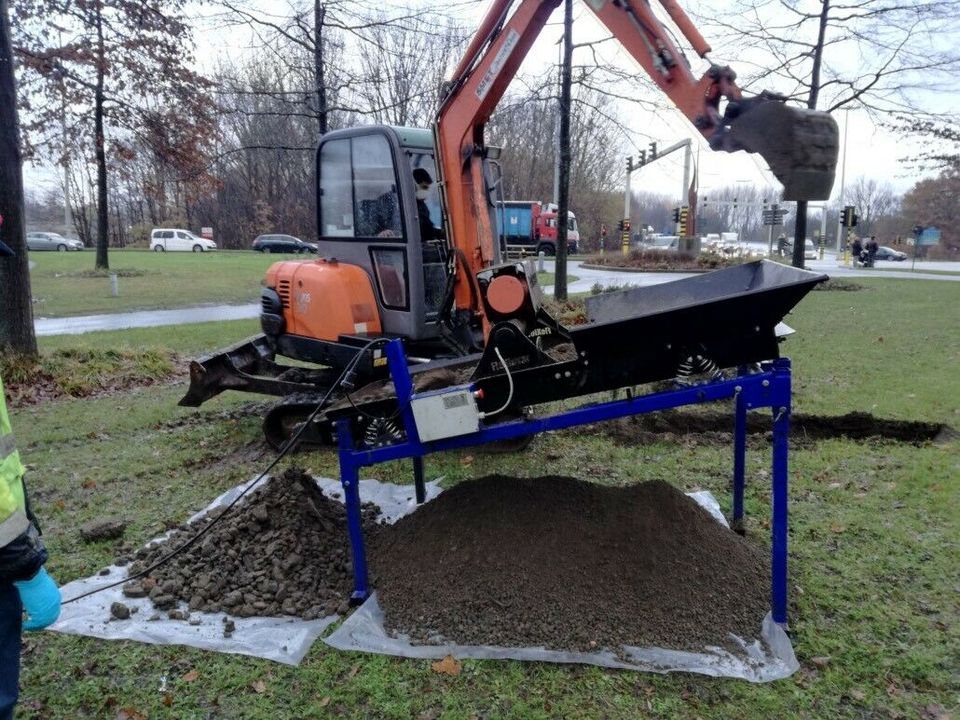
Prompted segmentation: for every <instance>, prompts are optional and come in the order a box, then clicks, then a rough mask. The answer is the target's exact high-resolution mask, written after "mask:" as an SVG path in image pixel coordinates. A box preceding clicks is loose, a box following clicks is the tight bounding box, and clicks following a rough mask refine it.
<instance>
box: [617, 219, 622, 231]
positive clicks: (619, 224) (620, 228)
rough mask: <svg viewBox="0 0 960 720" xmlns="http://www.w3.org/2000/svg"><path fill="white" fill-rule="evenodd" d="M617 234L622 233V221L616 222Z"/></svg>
mask: <svg viewBox="0 0 960 720" xmlns="http://www.w3.org/2000/svg"><path fill="white" fill-rule="evenodd" d="M617 232H618V233H621V232H623V220H617Z"/></svg>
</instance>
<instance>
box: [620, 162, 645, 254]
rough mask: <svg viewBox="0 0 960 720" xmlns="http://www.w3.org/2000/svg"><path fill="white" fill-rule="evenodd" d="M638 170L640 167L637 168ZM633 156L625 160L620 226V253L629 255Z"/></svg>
mask: <svg viewBox="0 0 960 720" xmlns="http://www.w3.org/2000/svg"><path fill="white" fill-rule="evenodd" d="M637 169H638V170H639V169H640V166H639V165H638V166H637ZM633 170H634V167H633V156H632V155H631V156H630V157H628V158H627V187H626V192H624V194H623V222H622V223H621V224H620V253H621V254H622V255H629V254H630V176H631V175H632V174H633Z"/></svg>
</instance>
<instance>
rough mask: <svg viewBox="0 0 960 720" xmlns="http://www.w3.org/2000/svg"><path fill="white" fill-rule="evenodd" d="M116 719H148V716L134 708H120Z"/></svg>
mask: <svg viewBox="0 0 960 720" xmlns="http://www.w3.org/2000/svg"><path fill="white" fill-rule="evenodd" d="M114 720H147V716H146V715H144V714H143V713H142V712H139V711H138V710H134V709H133V708H129V707H126V708H120V709H119V710H118V711H117V715H116V717H115V718H114Z"/></svg>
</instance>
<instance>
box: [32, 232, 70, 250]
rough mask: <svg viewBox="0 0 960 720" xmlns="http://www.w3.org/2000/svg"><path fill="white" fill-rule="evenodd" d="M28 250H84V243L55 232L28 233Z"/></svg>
mask: <svg viewBox="0 0 960 720" xmlns="http://www.w3.org/2000/svg"><path fill="white" fill-rule="evenodd" d="M27 250H57V251H59V252H66V251H67V250H83V243H82V242H80V241H79V240H77V239H75V238H66V237H64V236H63V235H60V234H59V233H54V232H29V233H27Z"/></svg>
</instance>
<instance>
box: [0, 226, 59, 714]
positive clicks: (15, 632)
mask: <svg viewBox="0 0 960 720" xmlns="http://www.w3.org/2000/svg"><path fill="white" fill-rule="evenodd" d="M13 254H14V253H13V251H12V250H11V249H10V247H9V246H7V245H6V244H5V243H4V242H3V241H2V240H0V262H5V260H4V258H7V257H10V256H12V255H13ZM25 473H26V469H25V468H24V467H23V463H21V462H20V455H19V453H18V452H17V447H16V442H15V438H14V435H13V429H12V428H11V426H10V416H9V415H8V414H7V403H6V396H5V394H4V389H3V378H0V720H12V718H13V708H14V706H15V705H16V704H17V697H18V696H19V691H20V689H19V688H20V645H21V632H22V631H23V630H41V629H43V628H45V627H47V626H48V625H50V624H51V623H53V622H54V621H55V620H56V619H57V617H59V615H60V590H59V589H58V588H57V584H56V582H54V580H53V578H51V577H50V575H49V574H48V573H47V571H46V570H45V569H44V567H43V564H44V563H45V562H46V560H47V551H46V548H44V545H43V541H42V540H41V539H40V527H39V525H38V523H37V520H36V518H35V517H34V515H33V512H32V511H31V509H30V501H29V499H28V498H27V489H26V486H25V485H24V482H23V476H24V474H25Z"/></svg>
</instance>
